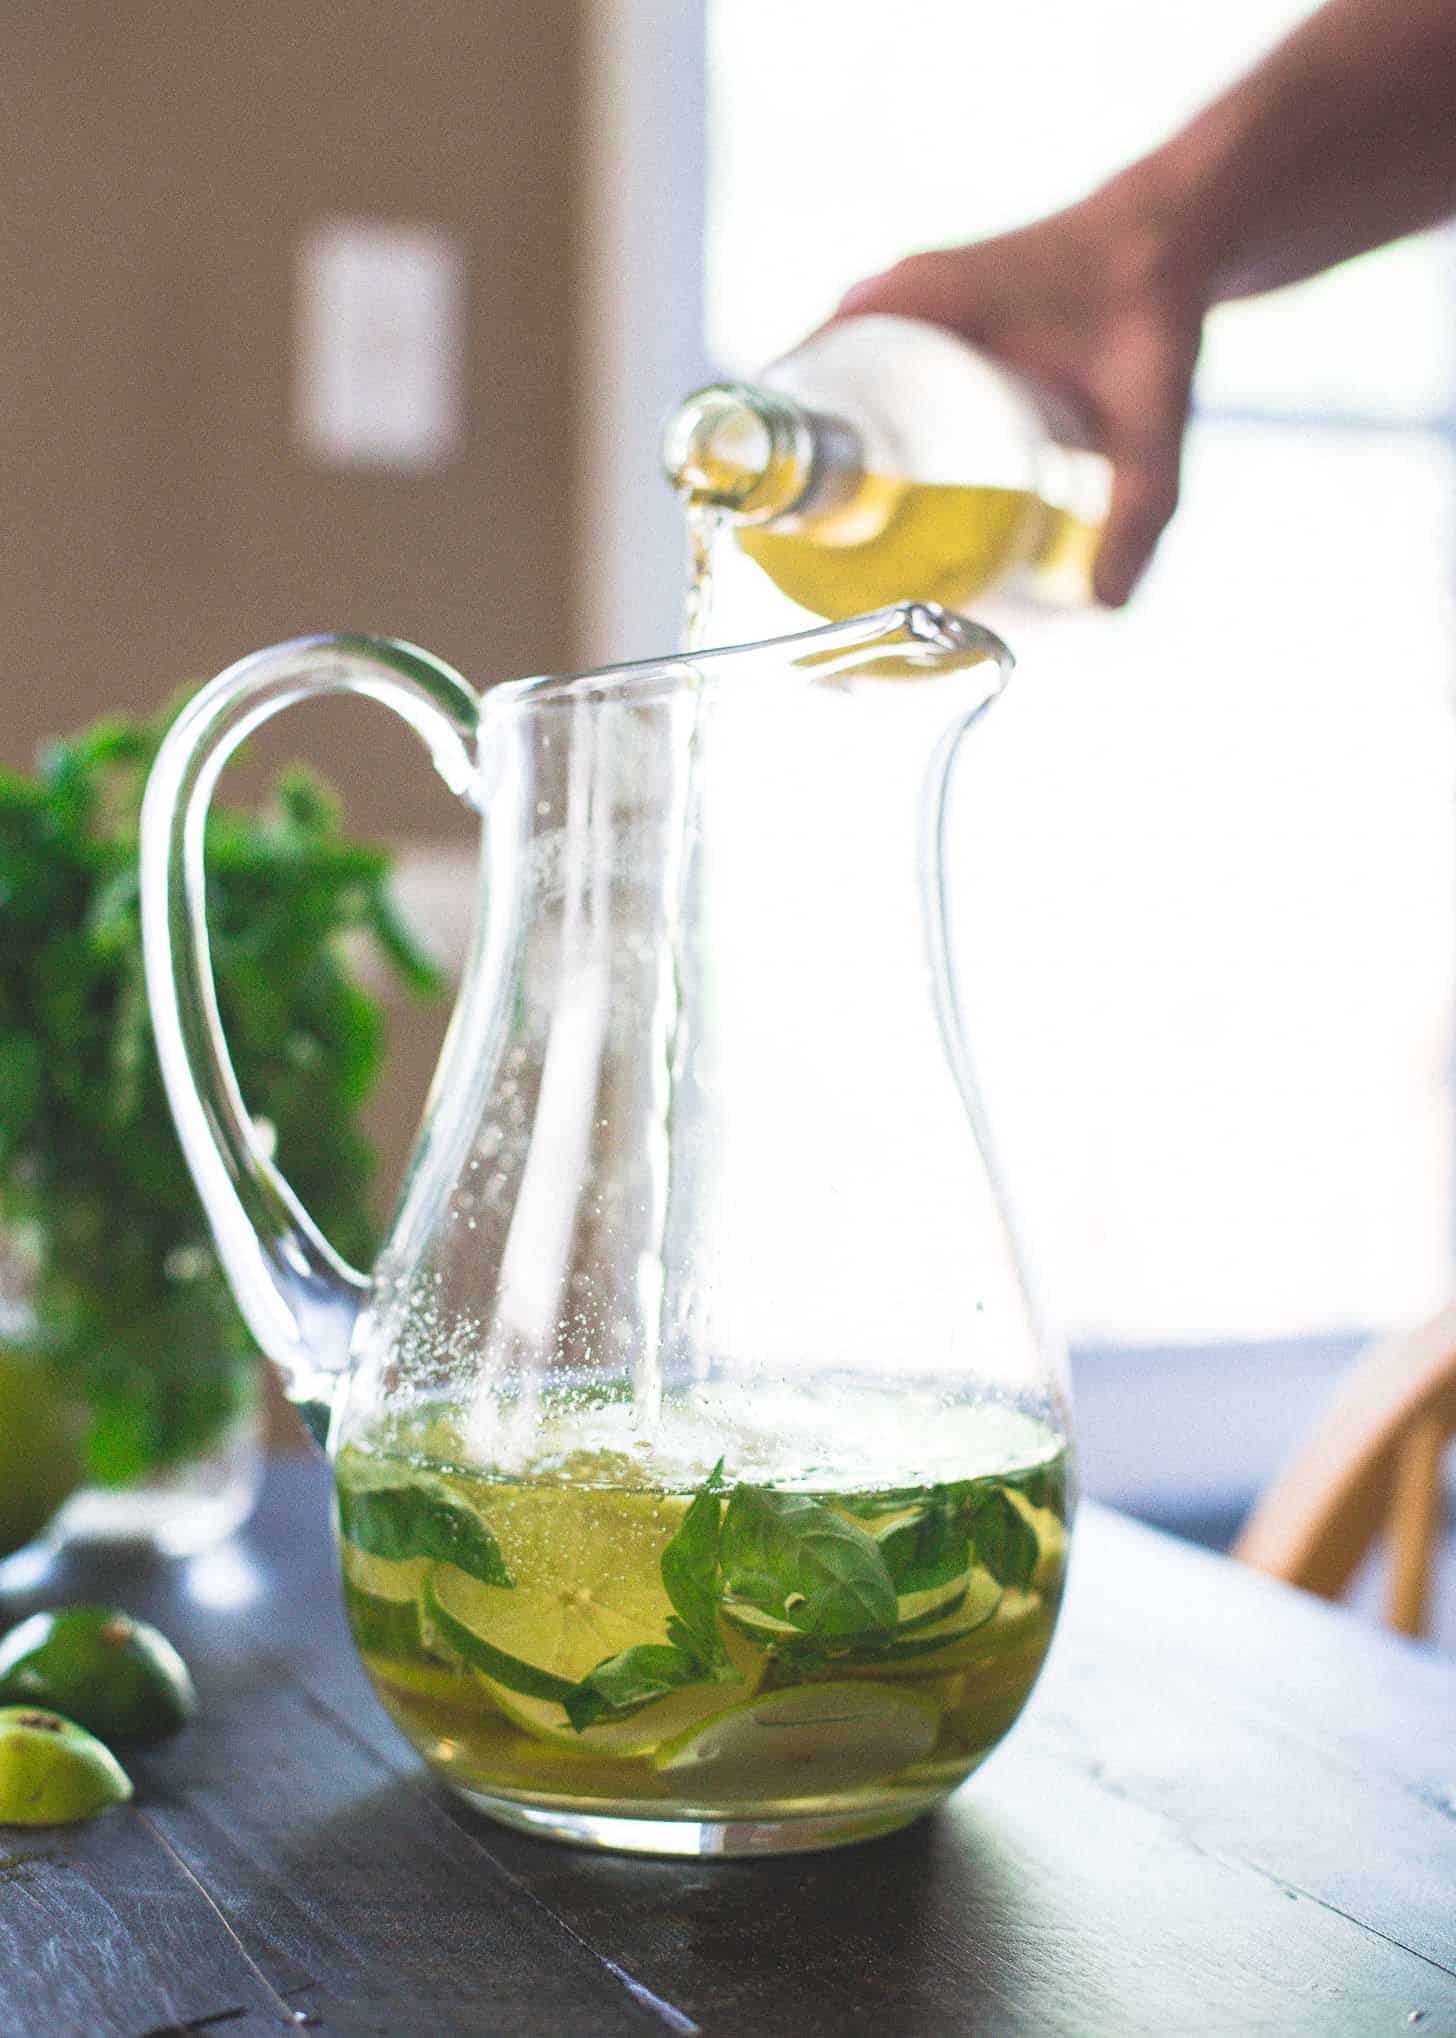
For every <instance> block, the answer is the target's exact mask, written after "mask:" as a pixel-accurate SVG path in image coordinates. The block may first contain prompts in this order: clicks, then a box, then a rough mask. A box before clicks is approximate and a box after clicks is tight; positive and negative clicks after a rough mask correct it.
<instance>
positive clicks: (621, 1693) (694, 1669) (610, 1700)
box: [562, 1642, 704, 1733]
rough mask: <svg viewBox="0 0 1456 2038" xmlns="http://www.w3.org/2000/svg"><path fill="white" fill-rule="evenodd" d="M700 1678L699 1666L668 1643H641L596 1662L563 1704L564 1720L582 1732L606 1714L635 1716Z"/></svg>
mask: <svg viewBox="0 0 1456 2038" xmlns="http://www.w3.org/2000/svg"><path fill="white" fill-rule="evenodd" d="M703 1676H704V1671H703V1666H702V1664H701V1663H699V1662H698V1661H697V1660H696V1659H695V1658H694V1657H692V1656H687V1655H684V1654H683V1652H682V1650H681V1649H677V1648H674V1647H673V1645H672V1644H671V1643H670V1642H640V1643H639V1644H638V1645H637V1647H636V1648H633V1649H624V1650H623V1651H622V1653H621V1654H620V1655H618V1656H609V1657H608V1658H607V1660H606V1661H605V1662H604V1663H598V1665H597V1667H596V1669H595V1670H591V1671H589V1672H588V1673H587V1675H586V1676H585V1677H583V1679H582V1680H581V1683H580V1685H579V1686H578V1687H577V1689H576V1691H575V1692H574V1693H573V1694H572V1696H571V1697H570V1698H566V1699H563V1700H562V1704H563V1705H564V1706H565V1708H566V1717H567V1718H568V1719H569V1720H570V1722H571V1724H572V1725H573V1726H574V1727H575V1728H576V1731H577V1732H578V1733H581V1732H582V1731H583V1729H584V1728H586V1727H589V1726H591V1725H593V1724H594V1722H596V1721H597V1720H599V1719H602V1718H604V1717H606V1716H608V1715H610V1716H611V1717H612V1718H614V1719H615V1718H619V1717H622V1716H624V1715H627V1714H630V1713H634V1712H636V1711H637V1710H638V1709H639V1708H640V1707H641V1706H644V1705H648V1704H650V1703H651V1701H652V1700H653V1699H654V1698H663V1697H665V1696H666V1694H667V1693H668V1692H669V1691H681V1690H682V1689H683V1688H684V1686H685V1685H689V1684H699V1683H701V1682H702V1680H703Z"/></svg>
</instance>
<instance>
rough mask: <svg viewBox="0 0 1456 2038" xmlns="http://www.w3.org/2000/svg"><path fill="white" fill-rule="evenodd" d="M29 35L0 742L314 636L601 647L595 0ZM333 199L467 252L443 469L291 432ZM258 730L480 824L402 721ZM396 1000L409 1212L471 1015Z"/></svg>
mask: <svg viewBox="0 0 1456 2038" xmlns="http://www.w3.org/2000/svg"><path fill="white" fill-rule="evenodd" d="M0 23H3V32H4V46H5V58H4V68H5V80H6V93H5V119H4V121H3V122H0V191H3V193H4V200H3V204H0V220H3V222H4V224H3V226H0V237H3V238H0V278H3V280H0V530H3V532H4V534H5V536H4V551H3V567H0V757H3V758H4V759H5V760H6V761H10V762H15V763H23V762H25V761H26V760H28V758H29V757H30V755H31V753H32V751H33V749H34V746H35V743H36V741H37V739H38V738H40V737H42V736H44V735H47V734H50V733H53V732H56V731H59V730H65V729H67V728H70V727H74V726H76V725H78V724H80V723H82V722H84V721H86V720H88V719H89V718H90V717H91V716H93V715H95V714H96V713H98V712H100V711H101V710H102V709H104V708H107V707H112V706H125V707H135V708H145V707H150V706H152V705H153V704H155V703H157V702H159V701H161V700H163V699H165V698H166V697H167V696H168V695H169V694H170V693H171V692H172V690H173V689H174V688H175V687H176V686H177V684H178V683H179V682H180V681H182V680H184V679H186V678H188V677H195V676H201V675H204V674H206V673H209V672H211V671H213V670H215V669H216V668H218V667H219V666H221V665H223V664H225V663H227V662H228V661H229V660H231V659H232V658H234V657H236V656H238V655H239V654H240V653H242V652H244V651H246V650H249V649H252V648H254V647H256V646H258V645H261V644H264V643H267V642H270V641H271V640H273V639H275V638H277V637H281V636H288V635H293V634H295V633H297V632H299V631H301V630H307V629H317V628H328V627H333V626H339V625H343V626H348V627H354V628H365V629H376V630H384V631H389V632H393V633H395V634H398V635H403V636H407V637H413V638H414V639H416V640H417V641H419V642H421V643H424V644H426V645H428V646H429V647H430V648H431V649H433V650H436V651H438V652H439V653H441V654H442V655H443V656H445V657H447V658H449V659H450V660H451V661H452V662H454V663H456V664H458V665H460V666H461V667H462V668H463V669H464V670H465V671H466V672H467V673H468V674H469V675H470V676H471V677H472V678H474V679H476V680H477V681H479V682H484V681H486V680H489V679H494V678H501V677H507V676H510V675H513V674H518V673H521V672H527V671H539V670H542V669H552V668H558V669H559V668H560V667H562V666H563V665H568V664H570V663H571V662H573V652H574V648H575V645H576V643H577V642H578V641H579V640H580V635H581V619H580V617H579V616H577V615H576V614H574V613H573V609H572V598H573V591H574V587H575V585H576V583H575V580H574V576H573V572H572V550H573V537H572V531H573V515H574V510H573V482H574V472H573V460H572V450H571V445H570V441H569V429H570V427H569V422H568V420H569V415H570V409H571V405H570V393H571V392H570V387H569V385H570V379H571V367H570V363H571V357H572V346H573V336H572V310H573V290H574V284H573V275H574V270H575V266H576V262H575V254H574V250H573V246H572V239H573V217H574V211H575V207H574V202H573V192H572V176H573V164H572V160H571V157H572V143H573V116H572V107H573V102H574V98H575V92H576V87H575V83H574V70H575V51H576V31H575V0H532V4H531V5H530V6H520V5H517V4H513V0H448V4H432V5H431V6H428V7H418V8H404V7H398V6H392V5H389V4H381V0H332V4H328V5H306V6H305V5H299V4H298V0H228V4H227V5H225V6H223V5H215V6H214V5H200V4H198V0H187V4H182V0H69V4H67V5H64V6H61V5H42V4H40V0H30V4H24V5H23V4H20V0H12V4H10V5H7V6H4V7H3V9H0ZM334 216H345V217H358V218H364V219H370V220H381V221H400V222H408V223H422V224H425V225H430V226H436V227H444V228H447V229H450V230H453V231H454V232H456V233H458V234H459V235H460V236H461V237H462V238H463V240H464V243H465V246H466V250H467V258H468V268H469V286H468V288H469V316H468V356H467V368H466V375H467V387H468V414H467V420H466V436H465V442H464V446H463V450H462V452H461V455H460V457H459V458H458V459H457V460H455V461H454V462H453V463H451V464H449V465H448V466H446V467H445V468H443V469H442V470H440V471H437V472H432V473H426V474H419V475H410V474H408V473H399V472H377V471H376V472H360V471H353V472H349V471H339V470H334V471H330V470H328V469H325V468H324V467H322V466H319V465H317V464H315V463H313V462H311V461H310V460H309V459H308V458H307V457H306V456H305V455H304V453H303V452H302V451H301V449H300V447H299V446H298V445H297V444H296V443H295V440H294V436H293V429H292V424H291V416H292V358H291V354H292V340H293V326H294V288H295V276H294V269H295V259H296V250H297V246H298V242H299V239H300V236H301V234H302V233H303V232H304V230H305V229H306V228H308V227H309V226H310V225H312V224H313V223H315V222H317V221H318V220H320V219H326V218H329V217H334ZM263 741H264V743H265V744H266V747H267V749H268V750H269V751H271V752H273V753H274V754H275V755H277V754H286V755H292V754H297V753H304V754H307V755H310V756H312V757H314V758H315V759H317V760H318V761H319V762H320V763H321V764H322V765H323V766H324V767H325V768H326V769H327V770H328V771H329V772H330V774H331V775H332V776H333V777H334V778H335V779H336V780H337V781H339V782H340V783H341V784H343V786H344V788H345V790H346V792H347V796H348V808H349V815H350V819H351V820H352V821H353V822H355V823H356V824H357V825H358V826H359V827H361V828H365V829H368V830H371V831H380V832H384V833H387V834H389V835H391V836H394V837H397V838H405V837H418V836H422V835H423V836H432V837H447V838H449V837H453V838H454V839H455V840H456V841H457V842H458V841H459V840H461V838H462V836H463V835H464V834H465V833H466V832H468V831H469V828H470V824H469V822H468V819H467V817H465V816H464V815H463V813H460V812H458V811H457V809H456V808H455V806H454V803H453V802H452V801H451V800H450V798H449V796H448V795H447V794H445V793H444V791H443V789H442V788H440V787H439V786H438V785H437V784H436V782H435V781H434V780H433V779H432V778H431V775H430V773H429V770H428V767H427V765H426V764H425V762H424V759H423V753H422V752H420V751H419V750H418V749H417V747H416V745H415V744H414V741H413V739H412V738H410V737H409V736H408V735H407V734H406V733H405V732H404V731H403V730H402V729H399V728H398V727H397V726H396V725H395V724H394V723H393V722H392V721H390V720H389V719H388V718H387V717H386V716H385V715H384V713H383V712H382V711H381V710H379V709H377V708H368V707H359V706H354V705H350V704H330V705H329V706H327V707H320V708H317V709H314V708H310V709H307V710H303V711H300V712H299V713H298V715H297V716H294V717H285V718H284V720H283V722H282V723H281V724H280V725H278V728H277V730H276V732H269V734H268V735H267V736H266V737H265V738H264V739H263ZM448 868H449V869H450V870H451V871H452V872H453V873H455V875H454V876H453V877H452V878H451V879H449V880H448V881H449V882H451V883H453V884H454V885H455V886H456V887H457V889H459V888H468V886H469V883H470V879H469V876H468V872H467V873H465V874H462V873H461V866H460V865H459V864H458V863H451V864H450V865H449V866H448ZM431 917H436V916H435V915H433V914H432V916H431ZM446 918H447V919H453V920H454V921H455V922H457V923H458V920H459V918H460V915H459V912H458V910H457V911H455V912H454V913H453V914H450V915H447V916H446ZM447 939H448V937H447ZM391 1003H392V1005H393V1007H394V1012H393V1017H394V1022H395V1046H394V1052H393V1055H392V1057H391V1064H390V1071H389V1075H388V1078H387V1080H386V1082H385V1084H384V1085H383V1088H382V1091H381V1094H380V1097H379V1098H378V1100H377V1103H376V1106H375V1109H374V1112H373V1116H374V1120H375V1125H376V1130H377V1132H378V1134H379V1137H380V1141H381V1145H382V1147H383V1150H384V1154H385V1176H386V1179H385V1181H384V1182H383V1183H382V1184H381V1193H382V1195H383V1196H384V1198H385V1199H387V1197H388V1193H389V1188H390V1185H391V1183H392V1181H393V1178H394V1177H395V1176H396V1175H397V1172H398V1169H399V1165H400V1162H401V1159H402V1156H403V1153H404V1150H405V1147H406V1145H407V1142H408V1139H409V1136H410V1133H411V1131H412V1129H413V1125H414V1121H415V1118H416V1116H417V1114H418V1111H419V1108H420V1105H421V1103H422V1101H423V1095H424V1088H425V1084H426V1082H427V1080H428V1075H429V1071H430V1068H431V1066H432V1065H433V1060H434V1055H435V1051H436V1047H437V1044H438V1040H439V1036H440V1033H441V1030H442V1027H443V1023H444V1016H445V1015H444V1012H443V1011H425V1012H422V1011H421V1010H419V1008H417V1007H410V1006H408V1005H406V1004H404V1003H402V1002H401V1001H397V1000H391Z"/></svg>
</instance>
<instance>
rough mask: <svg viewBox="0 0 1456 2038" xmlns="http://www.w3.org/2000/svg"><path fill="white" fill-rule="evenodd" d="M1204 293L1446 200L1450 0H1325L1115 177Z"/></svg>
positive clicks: (1455, 184) (1358, 239)
mask: <svg viewBox="0 0 1456 2038" xmlns="http://www.w3.org/2000/svg"><path fill="white" fill-rule="evenodd" d="M1109 193H1110V194H1111V193H1115V194H1116V196H1117V198H1118V199H1119V200H1120V201H1126V202H1127V203H1129V204H1130V206H1131V208H1132V209H1133V210H1134V211H1135V212H1137V213H1138V214H1139V215H1140V216H1141V217H1142V218H1143V219H1144V220H1145V221H1146V222H1147V224H1148V227H1149V229H1150V238H1151V239H1152V240H1153V241H1154V242H1158V243H1160V244H1161V259H1162V260H1163V261H1164V262H1165V263H1166V264H1168V265H1169V266H1171V268H1172V269H1173V270H1174V271H1175V272H1178V273H1180V274H1181V275H1183V276H1184V277H1186V278H1188V279H1189V280H1190V282H1191V283H1192V284H1193V286H1194V287H1196V288H1197V289H1198V290H1199V291H1200V293H1201V294H1202V295H1203V297H1204V300H1205V301H1206V302H1209V303H1212V302H1216V301H1218V300H1220V299H1224V298H1230V297H1244V296H1251V295H1253V294H1255V293H1256V292H1258V291H1262V290H1272V289H1275V288H1277V287H1278V286H1279V285H1281V284H1284V283H1293V282H1297V281H1298V280H1299V279H1300V278H1302V277H1305V276H1310V275H1313V274H1314V273H1315V272H1316V271H1318V270H1321V269H1325V268H1328V267H1329V266H1330V265H1331V264H1332V263H1335V262H1340V261H1344V260H1345V259H1346V258H1347V257H1349V256H1351V255H1357V254H1361V253H1363V252H1364V251H1365V250H1366V249H1367V248H1372V247H1378V246H1380V245H1381V244H1383V243H1384V242H1386V241H1390V240H1395V239H1397V238H1399V236H1401V235H1402V234H1407V233H1413V232H1415V231H1417V230H1418V229H1419V228H1421V227H1426V226H1430V225H1432V224H1434V223H1435V222H1436V221H1437V220H1440V219H1443V218H1445V217H1447V216H1448V215H1449V214H1451V213H1452V212H1453V211H1456V0H1330V4H1329V5H1327V6H1325V7H1323V8H1322V9H1321V10H1320V11H1319V13H1317V14H1315V15H1313V16H1312V17H1311V18H1310V19H1309V20H1308V21H1307V22H1305V23H1304V24H1303V26H1302V27H1300V28H1299V29H1297V30H1296V31H1295V32H1294V33H1293V34H1292V35H1291V36H1290V37H1289V38H1288V39H1287V40H1286V41H1285V42H1284V43H1282V44H1280V45H1279V47H1278V48H1277V49H1275V50H1274V51H1273V52H1271V54H1270V55H1269V56H1268V57H1267V58H1266V59H1265V60H1264V62H1263V63H1261V64H1259V65H1258V66H1257V67H1256V68H1255V69H1254V70H1253V71H1252V72H1250V73H1249V74H1248V75H1247V76H1246V77H1245V78H1243V79H1241V80H1240V82H1239V83H1238V84H1237V85H1235V86H1234V87H1233V88H1232V89H1231V90H1230V91H1228V92H1227V93H1225V94H1224V95H1223V97H1222V98H1220V99H1218V100H1215V101H1214V102H1213V104H1212V105H1210V106H1209V107H1207V108H1206V109H1205V110H1204V111H1203V112H1202V113H1200V114H1199V115H1198V116H1197V118H1196V119H1195V120H1193V121H1192V122H1191V123H1190V125H1189V126H1188V127H1187V128H1185V129H1184V130H1183V131H1182V132H1181V133H1180V134H1178V135H1176V136H1175V137H1174V138H1173V140H1172V141H1170V142H1168V143H1167V144H1166V145H1165V146H1164V147H1163V148H1161V149H1159V150H1157V151H1155V152H1154V153H1153V154H1152V155H1151V156H1148V157H1146V158H1144V159H1143V161H1142V162H1140V163H1137V164H1135V165H1134V166H1133V167H1132V168H1131V169H1130V170H1128V171H1126V172H1124V173H1123V175H1122V176H1121V177H1119V178H1118V179H1116V180H1114V184H1113V186H1111V187H1109Z"/></svg>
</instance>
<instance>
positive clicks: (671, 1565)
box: [661, 1458, 723, 1664]
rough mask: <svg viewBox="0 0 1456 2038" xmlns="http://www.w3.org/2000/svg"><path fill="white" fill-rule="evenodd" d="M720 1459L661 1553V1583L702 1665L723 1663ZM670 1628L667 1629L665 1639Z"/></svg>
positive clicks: (721, 1468)
mask: <svg viewBox="0 0 1456 2038" xmlns="http://www.w3.org/2000/svg"><path fill="white" fill-rule="evenodd" d="M722 1473H723V1461H722V1459H721V1458H720V1459H719V1460H718V1463H717V1465H716V1467H715V1468H714V1470H713V1472H712V1473H711V1474H710V1476H709V1478H708V1481H707V1484H706V1485H705V1486H704V1487H703V1489H702V1491H701V1492H700V1493H698V1494H697V1495H696V1496H695V1498H694V1500H693V1503H692V1505H691V1506H690V1507H689V1509H688V1511H687V1513H686V1514H685V1515H684V1516H683V1518H682V1521H681V1523H680V1524H679V1527H678V1531H677V1534H676V1535H675V1536H674V1537H673V1539H672V1541H671V1542H670V1543H669V1544H668V1546H667V1548H666V1549H665V1550H664V1551H663V1553H662V1563H661V1570H662V1583H663V1586H664V1587H665V1589H666V1592H667V1596H668V1598H669V1599H670V1600H671V1601H672V1603H673V1606H674V1607H675V1608H676V1610H677V1614H678V1618H679V1620H680V1621H681V1623H682V1626H683V1627H684V1628H685V1629H686V1630H687V1633H688V1634H689V1636H691V1638H692V1646H693V1649H694V1650H695V1651H696V1653H697V1654H698V1656H699V1657H701V1659H702V1661H703V1662H704V1663H710V1664H712V1663H720V1662H722V1660H723V1638H722V1636H721V1635H720V1634H719V1633H718V1621H717V1613H718V1600H719V1597H720V1591H721V1588H720V1586H719V1581H718V1528H719V1520H720V1517H721V1515H722V1511H723V1507H722V1501H721V1500H720V1498H719V1496H718V1494H717V1492H716V1491H715V1490H714V1489H715V1487H716V1486H717V1485H718V1483H719V1482H720V1480H721V1478H722ZM670 1633H671V1628H669V1634H670Z"/></svg>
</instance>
